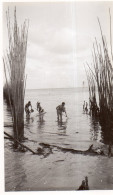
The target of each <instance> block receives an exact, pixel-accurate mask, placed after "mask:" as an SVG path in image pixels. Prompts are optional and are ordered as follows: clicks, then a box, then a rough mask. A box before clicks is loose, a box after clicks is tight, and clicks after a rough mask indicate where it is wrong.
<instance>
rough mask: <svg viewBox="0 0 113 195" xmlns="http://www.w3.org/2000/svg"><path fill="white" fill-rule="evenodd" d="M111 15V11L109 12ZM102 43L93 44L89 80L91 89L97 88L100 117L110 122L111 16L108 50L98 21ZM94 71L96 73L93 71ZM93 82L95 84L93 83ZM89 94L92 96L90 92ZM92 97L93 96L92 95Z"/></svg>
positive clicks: (112, 104) (112, 87) (112, 103)
mask: <svg viewBox="0 0 113 195" xmlns="http://www.w3.org/2000/svg"><path fill="white" fill-rule="evenodd" d="M109 14H110V11H109ZM98 23H99V27H100V33H101V40H102V43H101V44H100V43H98V42H97V39H96V38H95V42H94V44H93V52H92V58H93V68H92V66H89V65H88V64H87V67H88V69H87V78H88V85H89V88H91V87H93V86H94V85H95V86H96V87H97V91H98V97H99V108H100V116H101V118H102V119H103V120H106V121H109V119H110V120H111V119H112V117H113V53H112V32H111V15H110V47H111V49H110V50H111V51H109V50H108V46H107V41H106V38H105V36H104V35H103V31H102V28H101V24H100V21H99V19H98ZM93 69H94V71H93ZM89 78H90V79H89ZM92 81H93V82H92ZM89 94H91V92H90V90H89ZM90 96H91V95H90Z"/></svg>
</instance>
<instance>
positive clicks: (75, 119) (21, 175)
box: [4, 88, 113, 191]
mask: <svg viewBox="0 0 113 195" xmlns="http://www.w3.org/2000/svg"><path fill="white" fill-rule="evenodd" d="M88 99H89V94H88V89H87V88H76V89H43V90H42V89H40V90H26V95H25V103H27V102H28V101H31V103H32V107H33V109H34V112H33V113H32V115H31V119H29V120H28V119H26V117H25V121H24V123H25V129H24V130H25V137H27V138H28V139H29V141H26V142H25V143H24V144H25V145H27V146H29V147H30V148H31V149H33V150H35V151H36V149H37V148H38V147H39V143H41V142H43V143H48V144H50V145H55V146H60V147H63V148H71V149H76V150H87V149H88V148H89V146H90V145H91V144H94V145H98V144H101V143H103V144H104V140H105V138H104V134H103V132H102V131H101V126H100V125H99V122H98V120H93V119H92V118H91V117H90V116H89V115H86V114H84V113H83V102H84V100H85V101H88ZM37 101H39V102H40V103H41V106H42V107H43V108H44V110H45V111H46V112H47V113H46V114H45V115H44V120H43V121H40V120H39V117H37V116H36V114H37V111H36V103H37ZM62 102H65V103H66V111H67V115H68V118H66V117H65V116H63V125H61V124H59V123H58V122H57V115H56V107H57V106H58V105H59V104H61V103H62ZM88 103H89V102H88ZM4 122H5V124H10V122H11V115H10V112H9V111H8V109H7V106H6V104H5V103H4ZM5 131H6V132H8V133H10V134H12V127H7V128H6V127H5ZM9 162H10V163H9ZM85 176H88V178H89V187H90V189H91V190H94V189H95V190H96V189H113V159H112V158H108V157H106V156H85V155H81V154H72V153H69V152H67V153H63V152H61V151H59V150H58V149H54V150H53V153H52V154H50V155H49V156H47V157H46V158H44V157H42V156H38V155H37V156H36V155H32V154H31V153H30V152H26V153H21V152H14V151H13V149H12V145H11V142H10V141H9V140H5V189H6V191H30V190H32V191H38V190H76V189H77V188H78V187H79V186H80V184H81V181H82V180H83V179H84V177H85Z"/></svg>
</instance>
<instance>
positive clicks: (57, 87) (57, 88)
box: [26, 86, 88, 90]
mask: <svg viewBox="0 0 113 195" xmlns="http://www.w3.org/2000/svg"><path fill="white" fill-rule="evenodd" d="M75 88H88V86H87V87H82V86H81V87H61V88H60V87H59V88H58V87H55V88H27V89H26V90H37V89H38V90H41V89H75Z"/></svg>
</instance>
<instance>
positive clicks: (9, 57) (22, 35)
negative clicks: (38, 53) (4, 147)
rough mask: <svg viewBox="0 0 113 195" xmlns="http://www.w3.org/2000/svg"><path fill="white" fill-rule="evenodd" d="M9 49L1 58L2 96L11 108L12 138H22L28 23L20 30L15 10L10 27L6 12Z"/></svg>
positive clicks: (8, 16)
mask: <svg viewBox="0 0 113 195" xmlns="http://www.w3.org/2000/svg"><path fill="white" fill-rule="evenodd" d="M6 18H7V29H8V41H9V49H8V51H6V55H4V58H3V64H4V74H5V79H6V84H5V88H4V95H5V96H7V99H8V101H9V105H10V108H11V114H12V120H13V131H14V137H15V138H16V139H17V140H20V141H21V140H22V139H23V138H24V96H25V83H26V79H25V64H26V51H27V39H28V21H25V22H24V23H23V25H22V26H21V28H19V26H18V24H17V18H16V8H15V9H14V24H13V25H12V26H11V22H10V15H9V9H8V11H7V12H6Z"/></svg>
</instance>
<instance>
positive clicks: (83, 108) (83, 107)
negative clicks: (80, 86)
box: [83, 101, 85, 111]
mask: <svg viewBox="0 0 113 195" xmlns="http://www.w3.org/2000/svg"><path fill="white" fill-rule="evenodd" d="M84 110H85V101H84V104H83V111H84Z"/></svg>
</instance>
